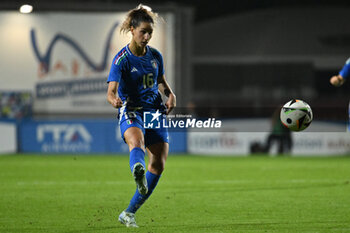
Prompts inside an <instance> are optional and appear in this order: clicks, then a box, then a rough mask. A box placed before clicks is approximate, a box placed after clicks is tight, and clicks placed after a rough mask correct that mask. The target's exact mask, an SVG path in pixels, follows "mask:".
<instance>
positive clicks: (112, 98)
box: [107, 82, 123, 108]
mask: <svg viewBox="0 0 350 233" xmlns="http://www.w3.org/2000/svg"><path fill="white" fill-rule="evenodd" d="M118 85H119V83H118V82H109V83H108V90H107V101H108V102H109V103H110V104H111V105H112V106H113V107H115V108H120V107H121V106H122V105H123V101H122V100H121V99H120V98H119V97H117V96H116V94H117V90H118Z"/></svg>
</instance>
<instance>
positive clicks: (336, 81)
mask: <svg viewBox="0 0 350 233" xmlns="http://www.w3.org/2000/svg"><path fill="white" fill-rule="evenodd" d="M329 82H330V83H331V84H332V85H333V86H335V87H339V86H341V85H343V83H344V79H343V77H342V76H340V75H335V76H333V77H332V78H331V79H330V80H329Z"/></svg>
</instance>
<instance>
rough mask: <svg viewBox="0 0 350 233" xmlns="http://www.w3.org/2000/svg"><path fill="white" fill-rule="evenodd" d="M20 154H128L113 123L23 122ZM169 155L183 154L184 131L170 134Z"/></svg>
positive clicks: (97, 121) (185, 146)
mask: <svg viewBox="0 0 350 233" xmlns="http://www.w3.org/2000/svg"><path fill="white" fill-rule="evenodd" d="M18 141H19V151H20V152H32V153H33V152H34V153H128V151H129V149H128V146H127V144H126V143H125V142H124V141H123V139H122V138H121V135H120V130H119V126H118V124H117V121H115V120H105V119H103V120H70V121H68V120H67V121H49V120H47V121H34V120H28V121H23V122H22V123H20V124H19V129H18ZM169 142H170V153H184V152H186V149H187V137H186V132H170V133H169Z"/></svg>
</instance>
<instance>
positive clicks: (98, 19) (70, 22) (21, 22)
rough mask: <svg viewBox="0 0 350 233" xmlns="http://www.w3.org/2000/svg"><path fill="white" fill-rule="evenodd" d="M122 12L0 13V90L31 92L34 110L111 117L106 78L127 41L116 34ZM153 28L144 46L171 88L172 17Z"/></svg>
mask: <svg viewBox="0 0 350 233" xmlns="http://www.w3.org/2000/svg"><path fill="white" fill-rule="evenodd" d="M125 16H126V12H100V13H96V12H65V13H63V12H58V13H57V12H56V13H55V12H46V13H33V14H26V15H25V14H20V13H18V12H15V11H11V12H9V11H4V12H1V13H0V30H1V36H0V49H1V54H0V69H1V79H0V87H1V89H2V90H31V91H33V93H34V96H35V101H34V111H35V112H44V113H45V112H46V113H62V112H69V113H84V112H86V113H91V112H111V111H114V110H113V108H111V107H110V106H108V104H107V101H106V91H107V83H106V81H107V77H108V73H109V69H110V65H111V64H112V60H113V57H114V56H115V55H116V53H117V52H118V51H119V50H120V49H121V48H122V47H124V46H125V45H126V44H127V43H129V42H130V39H131V36H130V33H129V34H125V35H124V34H122V33H120V31H119V29H120V26H121V24H122V22H123V20H124V19H125ZM160 16H161V17H162V18H163V19H164V21H163V20H159V22H157V23H156V25H155V30H154V33H153V38H152V40H151V42H150V46H153V47H155V48H157V49H158V50H159V51H160V52H161V53H162V54H163V57H164V65H165V70H166V76H167V79H168V81H169V83H170V84H171V85H172V86H173V87H174V86H175V85H174V80H173V77H174V74H173V70H174V68H173V63H174V59H173V53H174V51H173V50H174V40H173V38H174V36H173V28H174V27H173V23H174V16H173V14H172V13H164V14H160Z"/></svg>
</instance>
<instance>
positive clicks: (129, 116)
mask: <svg viewBox="0 0 350 233" xmlns="http://www.w3.org/2000/svg"><path fill="white" fill-rule="evenodd" d="M119 126H120V132H121V135H122V138H123V140H124V142H125V138H124V133H125V131H126V130H127V129H129V128H130V127H137V128H139V129H141V130H142V133H143V135H144V138H145V146H146V147H148V146H150V145H153V144H156V143H159V142H167V143H169V135H168V129H167V128H159V129H145V127H144V120H143V111H142V110H137V111H132V110H127V109H126V108H125V107H122V108H121V109H120V111H119Z"/></svg>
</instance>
